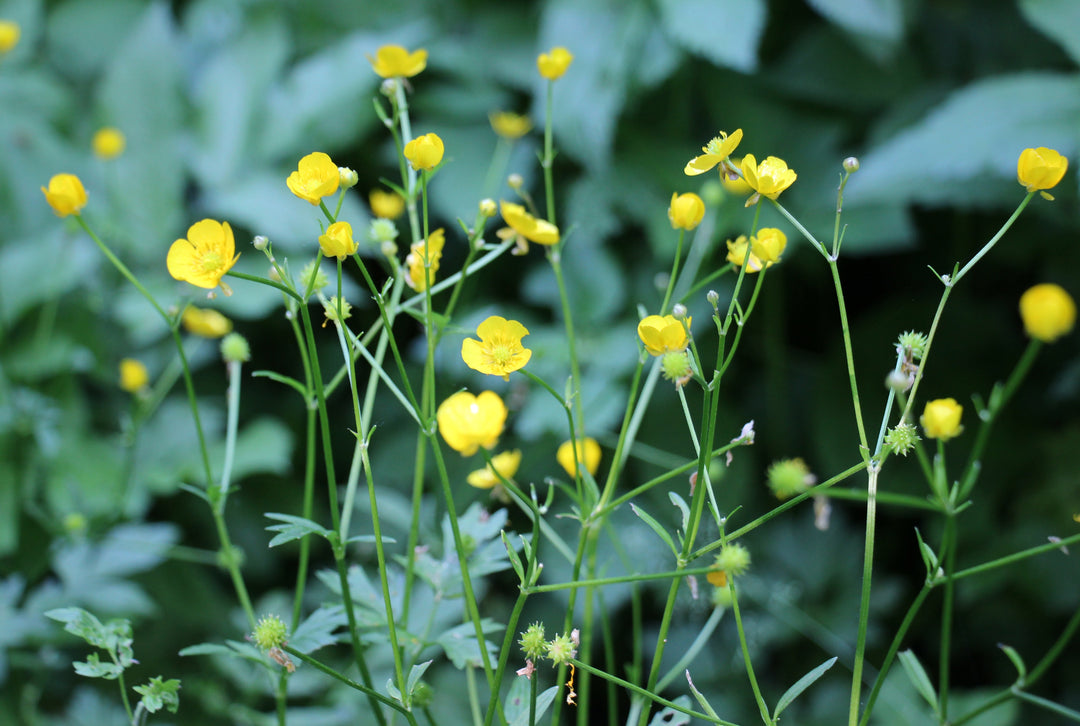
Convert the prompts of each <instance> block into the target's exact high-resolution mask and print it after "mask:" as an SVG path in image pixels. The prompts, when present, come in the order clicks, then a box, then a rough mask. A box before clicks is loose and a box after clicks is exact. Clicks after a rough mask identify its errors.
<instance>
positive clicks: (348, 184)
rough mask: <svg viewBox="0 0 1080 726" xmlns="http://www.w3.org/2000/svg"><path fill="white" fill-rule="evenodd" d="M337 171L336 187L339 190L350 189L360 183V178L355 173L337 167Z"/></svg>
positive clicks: (347, 168)
mask: <svg viewBox="0 0 1080 726" xmlns="http://www.w3.org/2000/svg"><path fill="white" fill-rule="evenodd" d="M337 170H338V187H339V188H341V189H352V188H353V187H354V186H356V183H357V182H358V181H360V177H359V176H357V174H356V172H355V171H353V170H352V169H350V168H349V167H347V166H339V167H338V168H337Z"/></svg>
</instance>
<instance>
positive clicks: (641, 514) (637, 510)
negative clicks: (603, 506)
mask: <svg viewBox="0 0 1080 726" xmlns="http://www.w3.org/2000/svg"><path fill="white" fill-rule="evenodd" d="M630 509H631V510H632V511H633V512H634V514H636V515H637V516H638V518H639V519H641V521H643V522H644V523H645V524H647V525H649V527H650V528H651V529H652V531H653V532H656V535H657V536H658V537H659V538H660V539H662V540H664V542H665V543H667V546H668V547H669V548H670V549H671V553H672V554H673V555H675V556H676V557H678V555H679V551H678V550H677V549H675V543H674V542H673V541H672V539H671V535H669V534H668V533H667V530H665V529H664V528H663V526H661V524H660V523H659V522H657V521H656V520H655V519H653V518H652V517H651V516H649V514H648V513H647V512H646V511H645V510H644V509H642V508H641V507H639V506H637V505H636V504H633V503H631V504H630Z"/></svg>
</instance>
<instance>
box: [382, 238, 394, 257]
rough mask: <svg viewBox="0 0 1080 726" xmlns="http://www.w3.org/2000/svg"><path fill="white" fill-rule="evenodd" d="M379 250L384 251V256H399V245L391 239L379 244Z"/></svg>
mask: <svg viewBox="0 0 1080 726" xmlns="http://www.w3.org/2000/svg"><path fill="white" fill-rule="evenodd" d="M379 251H380V252H382V253H383V256H384V257H387V258H390V257H397V252H398V246H397V245H396V244H394V243H393V242H391V241H390V240H387V241H385V242H383V243H382V244H381V245H379Z"/></svg>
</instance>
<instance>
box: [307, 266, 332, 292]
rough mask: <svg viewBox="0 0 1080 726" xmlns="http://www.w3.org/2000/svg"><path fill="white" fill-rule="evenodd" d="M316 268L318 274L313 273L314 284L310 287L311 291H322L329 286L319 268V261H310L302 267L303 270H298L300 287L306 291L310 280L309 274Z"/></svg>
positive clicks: (328, 281)
mask: <svg viewBox="0 0 1080 726" xmlns="http://www.w3.org/2000/svg"><path fill="white" fill-rule="evenodd" d="M316 267H319V270H318V272H315V284H314V285H313V286H312V288H311V289H312V290H322V289H323V288H324V287H326V286H327V285H329V284H330V280H329V279H328V278H327V277H326V273H325V272H323V270H322V267H320V266H319V260H317V259H316V260H312V261H311V262H309V263H307V264H306V265H304V269H302V270H300V287H302V288H304V289H305V290H306V289H307V286H308V281H309V280H310V279H311V273H312V272H313V271H314V269H315V268H316Z"/></svg>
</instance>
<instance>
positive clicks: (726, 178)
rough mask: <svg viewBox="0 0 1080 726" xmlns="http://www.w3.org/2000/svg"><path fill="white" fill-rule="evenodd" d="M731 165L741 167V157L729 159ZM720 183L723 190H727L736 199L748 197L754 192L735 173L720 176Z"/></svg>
mask: <svg viewBox="0 0 1080 726" xmlns="http://www.w3.org/2000/svg"><path fill="white" fill-rule="evenodd" d="M731 164H732V166H734V167H737V168H741V167H742V157H741V156H740V157H736V158H732V159H731ZM720 183H721V184H723V185H724V189H727V190H728V192H729V193H731V194H734V195H735V196H737V197H746V196H749V195H750V193H751V192H753V191H754V190H753V189H751V188H750V185H749V184H747V183H746V180H745V179H743V178H742V177H741V176H739V175H738V174H735V173H730V174H724V173H721V174H720Z"/></svg>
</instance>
